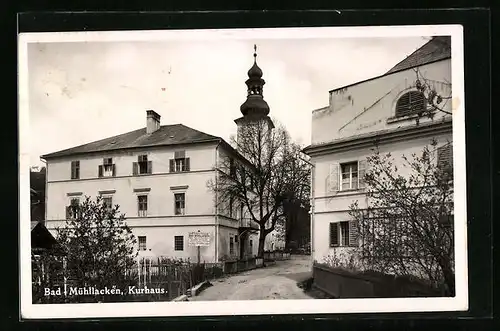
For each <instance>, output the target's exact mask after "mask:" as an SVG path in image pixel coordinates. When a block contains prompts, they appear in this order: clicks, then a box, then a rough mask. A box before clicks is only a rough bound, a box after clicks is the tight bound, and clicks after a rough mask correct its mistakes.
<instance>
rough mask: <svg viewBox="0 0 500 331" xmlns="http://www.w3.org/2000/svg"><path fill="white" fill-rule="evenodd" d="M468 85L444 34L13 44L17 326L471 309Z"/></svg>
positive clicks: (310, 31) (259, 33) (307, 32)
mask: <svg viewBox="0 0 500 331" xmlns="http://www.w3.org/2000/svg"><path fill="white" fill-rule="evenodd" d="M463 89H464V75H463V40H462V28H461V26H458V25H432V26H430V25H429V26H425V25H424V26H377V27H375V26H373V27H369V26H367V27H349V28H347V27H322V28H272V29H270V28H266V29H223V30H157V31H107V32H104V31H102V32H67V33H22V34H20V36H19V100H20V104H19V132H20V136H19V139H20V159H19V165H20V169H19V171H20V201H21V202H20V206H21V210H20V220H19V222H20V259H21V313H22V316H23V317H25V318H47V319H50V318H78V317H83V318H84V317H122V316H123V317H124V316H130V317H134V316H136V317H145V316H148V317H149V316H199V315H200V314H201V315H204V316H211V315H252V314H292V313H303V314H314V313H346V312H352V313H356V312H425V311H464V310H467V309H468V285H467V228H466V227H467V213H466V205H467V204H466V202H467V201H466V187H465V183H466V180H465V179H466V174H465V108H464V90H463ZM28 206H29V207H28ZM28 211H29V212H28ZM124 303H126V304H125V305H124ZM117 307H119V308H117Z"/></svg>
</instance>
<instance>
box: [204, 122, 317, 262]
mask: <svg viewBox="0 0 500 331" xmlns="http://www.w3.org/2000/svg"><path fill="white" fill-rule="evenodd" d="M231 145H232V146H235V148H236V150H237V151H238V153H237V154H238V155H239V157H232V156H228V157H224V158H223V159H222V160H221V164H220V166H219V170H220V176H219V178H218V180H217V181H209V187H210V188H211V189H212V190H213V191H214V192H216V193H217V197H218V198H217V200H218V207H222V208H223V209H225V210H227V209H229V210H230V213H231V211H232V210H233V208H232V204H233V203H238V202H239V203H240V204H243V206H244V207H245V210H246V212H245V217H247V218H248V219H250V220H252V221H254V222H256V223H257V224H258V226H259V246H258V255H259V256H263V254H264V243H265V238H266V236H267V235H268V234H269V233H271V232H272V231H274V230H275V229H276V227H277V224H278V228H280V225H279V224H280V223H281V222H284V221H285V216H286V215H285V210H284V204H285V203H287V202H295V201H302V202H303V203H306V202H307V201H308V198H309V190H310V183H309V180H310V173H309V168H308V165H307V163H305V162H304V161H303V160H302V159H301V158H302V157H303V156H302V152H301V147H300V146H299V145H297V144H295V143H293V142H292V141H291V139H290V136H289V134H288V132H287V131H286V129H285V128H284V127H283V126H278V127H276V128H274V129H269V128H268V126H267V125H266V123H265V121H262V120H260V121H259V120H256V121H253V122H251V123H249V124H248V125H247V126H245V129H244V130H240V132H238V137H237V139H236V140H235V139H233V140H232V141H231Z"/></svg>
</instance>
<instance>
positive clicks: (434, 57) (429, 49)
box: [386, 36, 451, 74]
mask: <svg viewBox="0 0 500 331" xmlns="http://www.w3.org/2000/svg"><path fill="white" fill-rule="evenodd" d="M450 57H451V37H450V36H436V37H433V38H432V39H431V40H429V41H428V42H427V43H426V44H424V45H423V46H422V47H420V48H419V49H417V50H416V51H415V52H413V53H411V54H410V55H409V56H408V57H406V59H404V60H403V61H401V62H399V63H398V64H396V65H395V66H394V67H392V68H391V70H389V71H388V72H387V73H386V74H390V73H392V72H396V71H400V70H406V69H409V68H413V67H418V66H421V65H424V64H427V63H431V62H435V61H439V60H444V59H447V58H450Z"/></svg>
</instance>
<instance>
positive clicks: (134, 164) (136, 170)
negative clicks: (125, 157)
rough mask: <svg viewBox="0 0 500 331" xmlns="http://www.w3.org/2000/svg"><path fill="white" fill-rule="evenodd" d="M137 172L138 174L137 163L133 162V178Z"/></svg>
mask: <svg viewBox="0 0 500 331" xmlns="http://www.w3.org/2000/svg"><path fill="white" fill-rule="evenodd" d="M138 172H139V169H138V164H137V162H133V163H132V174H133V175H134V176H136V175H137V173H138Z"/></svg>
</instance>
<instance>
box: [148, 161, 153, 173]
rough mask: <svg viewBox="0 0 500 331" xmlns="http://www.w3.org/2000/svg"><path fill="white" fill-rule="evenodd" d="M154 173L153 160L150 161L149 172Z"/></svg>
mask: <svg viewBox="0 0 500 331" xmlns="http://www.w3.org/2000/svg"><path fill="white" fill-rule="evenodd" d="M152 173H153V161H148V174H152Z"/></svg>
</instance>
